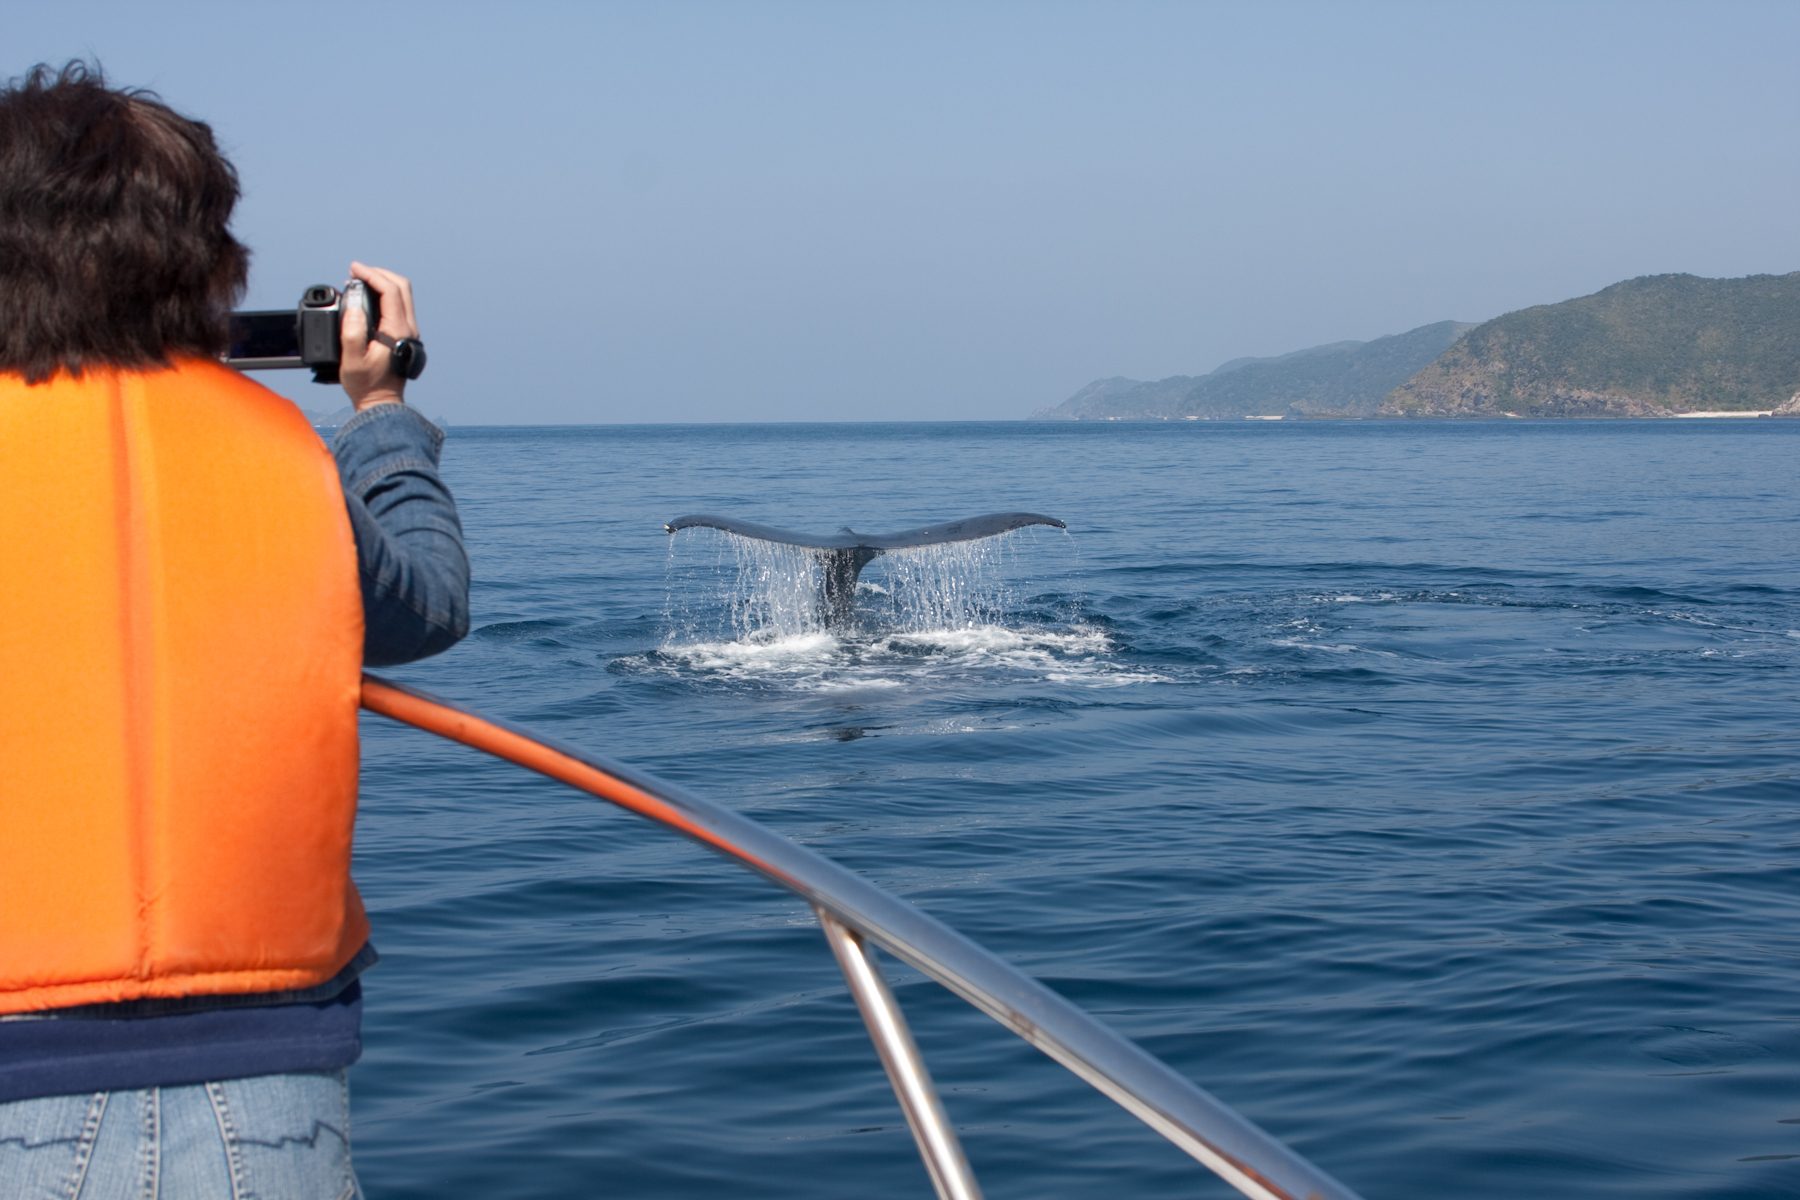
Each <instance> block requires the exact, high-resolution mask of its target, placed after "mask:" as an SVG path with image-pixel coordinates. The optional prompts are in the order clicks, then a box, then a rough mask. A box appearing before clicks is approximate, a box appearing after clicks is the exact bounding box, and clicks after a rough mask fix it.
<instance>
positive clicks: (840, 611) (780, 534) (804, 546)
mask: <svg viewBox="0 0 1800 1200" xmlns="http://www.w3.org/2000/svg"><path fill="white" fill-rule="evenodd" d="M1027 525H1049V526H1052V527H1053V528H1056V529H1067V528H1068V525H1067V524H1066V523H1065V522H1063V521H1059V520H1057V519H1056V518H1055V517H1046V516H1044V515H1043V514H1042V513H1029V512H1004V513H987V514H985V515H983V516H979V517H964V518H963V519H962V520H960V521H945V522H942V523H941V524H937V525H922V526H920V527H919V528H917V529H903V530H900V531H899V532H898V533H858V532H856V531H855V530H854V529H851V528H850V527H849V526H845V527H844V528H843V529H841V530H839V531H838V532H837V533H834V534H825V535H820V534H811V533H795V532H794V531H792V530H788V529H776V528H775V527H773V526H771V525H758V524H756V523H754V522H752V521H739V520H735V519H733V518H731V517H714V516H708V515H706V514H704V513H695V514H692V515H689V516H685V517H676V518H675V519H674V520H673V521H670V522H668V523H667V524H665V525H664V526H663V529H664V530H666V531H667V532H668V533H669V534H670V535H671V536H672V535H674V534H676V533H679V532H680V531H681V530H683V529H720V530H723V531H724V532H726V533H733V534H736V535H737V536H739V537H746V538H753V539H755V540H756V541H759V542H772V543H774V544H775V545H778V546H794V547H797V548H799V549H801V550H809V551H811V552H812V553H813V554H815V555H817V556H818V558H819V560H820V563H821V565H822V566H823V568H824V579H825V581H824V601H825V614H826V620H827V622H828V623H829V624H831V625H843V624H846V623H848V622H849V620H850V615H851V610H852V609H853V607H854V605H855V601H856V580H857V577H858V576H860V575H861V574H862V570H863V568H864V567H866V566H868V565H869V564H870V563H872V562H874V561H875V560H876V559H877V558H879V557H881V556H882V555H883V554H886V553H887V552H888V551H890V550H912V549H916V548H918V547H920V546H941V545H945V544H948V543H951V542H972V541H975V540H977V539H978V538H986V537H995V536H997V535H999V534H1002V533H1010V532H1012V531H1013V530H1015V529H1023V528H1024V527H1025V526H1027Z"/></svg>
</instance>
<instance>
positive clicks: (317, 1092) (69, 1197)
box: [0, 1071, 362, 1200]
mask: <svg viewBox="0 0 1800 1200" xmlns="http://www.w3.org/2000/svg"><path fill="white" fill-rule="evenodd" d="M0 1195H4V1196H5V1197H6V1198H7V1200H213V1198H215V1197H217V1198H218V1200H251V1198H252V1197H254V1200H361V1197H362V1189H361V1188H359V1187H358V1186H357V1183H356V1174H355V1172H354V1171H353V1170H352V1169H351V1166H350V1091H349V1088H348V1087H347V1086H346V1084H345V1080H344V1073H343V1072H342V1071H330V1072H316V1073H307V1074H294V1075H259V1076H256V1077H255V1078H251V1079H229V1080H226V1081H225V1082H223V1083H202V1084H195V1085H193V1086H189V1087H162V1088H144V1089H142V1090H139V1091H116V1092H97V1093H93V1094H90V1095H82V1096H48V1097H45V1098H43V1099H39V1100H16V1101H13V1102H12V1103H10V1104H0Z"/></svg>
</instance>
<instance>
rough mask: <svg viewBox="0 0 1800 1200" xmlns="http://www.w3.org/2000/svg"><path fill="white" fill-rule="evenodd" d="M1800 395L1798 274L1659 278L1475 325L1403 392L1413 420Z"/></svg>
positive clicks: (1751, 404)
mask: <svg viewBox="0 0 1800 1200" xmlns="http://www.w3.org/2000/svg"><path fill="white" fill-rule="evenodd" d="M1796 391H1800V272H1796V273H1794V274H1790V275H1752V276H1749V277H1747V278H1743V279H1702V278H1699V277H1698V276H1694V275H1652V276H1645V277H1643V278H1641V279H1632V280H1628V281H1626V282H1624V283H1618V284H1614V285H1613V286H1612V287H1609V288H1607V289H1605V290H1604V291H1600V292H1596V293H1595V294H1593V295H1591V296H1583V297H1581V298H1579V299H1576V300H1569V301H1565V302H1564V303H1561V304H1546V305H1540V306H1538V307H1536V308H1527V309H1521V310H1520V311H1518V312H1513V313H1507V314H1506V315H1505V316H1502V317H1497V318H1495V319H1494V320H1492V321H1489V322H1487V323H1486V324H1484V325H1479V326H1476V327H1475V328H1474V329H1472V330H1470V331H1469V332H1468V333H1466V334H1465V335H1464V336H1463V337H1462V338H1461V340H1459V341H1458V342H1457V343H1456V344H1455V345H1454V346H1452V347H1451V348H1450V349H1448V350H1447V351H1445V352H1444V354H1443V355H1442V356H1440V357H1439V358H1438V359H1437V361H1436V362H1434V363H1432V364H1431V365H1430V366H1428V367H1426V368H1425V369H1424V370H1422V371H1420V372H1419V373H1418V374H1417V375H1415V376H1413V377H1412V378H1411V379H1410V380H1408V381H1407V382H1406V383H1405V384H1404V385H1402V386H1400V387H1399V388H1397V389H1396V390H1395V391H1394V393H1393V394H1392V395H1391V396H1390V397H1389V398H1388V402H1387V404H1386V405H1384V406H1383V409H1382V411H1383V412H1384V413H1393V414H1405V415H1411V416H1497V415H1500V414H1503V413H1511V414H1516V415H1519V416H1536V417H1553V416H1569V417H1580V416H1658V415H1663V414H1667V413H1673V412H1693V411H1719V412H1730V411H1761V410H1768V409H1774V408H1777V407H1780V406H1781V405H1782V404H1783V403H1784V402H1786V401H1787V400H1788V399H1789V398H1790V397H1792V396H1793V395H1794V394H1795V392H1796Z"/></svg>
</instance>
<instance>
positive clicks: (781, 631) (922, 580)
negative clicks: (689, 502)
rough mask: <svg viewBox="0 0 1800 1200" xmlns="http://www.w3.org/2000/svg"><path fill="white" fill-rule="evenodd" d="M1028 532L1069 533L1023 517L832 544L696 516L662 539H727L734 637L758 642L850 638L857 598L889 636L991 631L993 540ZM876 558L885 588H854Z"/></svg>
mask: <svg viewBox="0 0 1800 1200" xmlns="http://www.w3.org/2000/svg"><path fill="white" fill-rule="evenodd" d="M1032 525H1048V526H1051V527H1054V528H1056V529H1065V530H1066V529H1067V528H1068V526H1067V525H1066V524H1065V523H1064V522H1062V521H1060V520H1058V519H1057V518H1055V517H1047V516H1044V515H1042V514H1040V513H1029V512H1006V513H988V514H986V515H984V516H979V517H965V518H963V519H962V520H958V521H945V522H943V523H941V524H937V525H926V526H921V527H919V528H917V529H906V530H901V531H899V532H897V533H884V534H867V533H858V532H857V531H855V530H853V529H851V528H849V527H848V526H846V527H845V528H843V529H841V530H839V531H838V532H837V533H834V534H810V533H796V532H793V531H791V530H786V529H777V528H774V527H773V526H768V525H758V524H755V523H753V522H749V521H739V520H735V519H733V518H729V517H714V516H707V515H704V514H695V515H690V516H684V517H677V518H676V519H675V520H673V521H670V522H669V523H668V524H666V525H664V526H663V528H664V529H665V530H666V531H667V532H668V533H669V534H670V535H671V536H672V535H674V534H675V533H678V532H680V531H681V530H684V529H715V530H719V531H721V532H723V533H725V534H727V535H728V537H727V538H726V541H727V542H728V544H729V545H730V547H731V549H732V551H733V553H734V554H735V556H736V567H737V575H738V585H739V586H738V588H737V591H736V593H735V596H734V604H733V611H732V622H733V627H734V632H736V634H737V635H738V636H739V637H740V638H752V639H764V640H766V639H768V638H770V637H774V638H784V637H799V636H804V635H806V634H809V633H816V632H830V633H833V634H837V633H844V632H848V631H851V630H852V629H853V627H854V626H855V624H856V623H857V621H858V597H859V595H860V596H863V597H871V598H879V600H880V602H881V603H880V604H878V605H877V607H882V608H885V609H886V610H887V611H886V613H885V614H883V615H885V616H886V617H887V618H888V620H887V621H884V622H883V624H884V625H887V626H888V627H889V628H890V629H893V630H897V631H902V632H904V631H916V630H923V629H934V628H963V627H968V626H970V625H974V624H980V623H987V622H992V621H993V620H995V619H996V618H997V617H998V615H999V611H1000V608H1001V605H1002V601H1003V599H1004V598H1003V597H1002V596H1001V595H999V594H998V590H999V589H998V588H997V587H996V586H995V585H994V582H993V579H994V576H995V575H996V572H994V571H993V570H992V569H991V568H993V567H994V566H995V565H996V564H997V560H998V551H997V549H996V547H997V545H998V543H997V542H995V540H994V539H996V538H997V537H998V536H999V535H1001V534H1005V533H1010V532H1011V531H1013V530H1016V529H1023V528H1025V527H1027V526H1032ZM878 558H882V559H886V560H887V561H886V563H885V564H884V565H885V566H886V575H887V585H886V586H880V585H872V584H869V583H866V582H863V581H862V579H861V576H862V573H863V570H864V568H866V567H868V566H869V564H870V563H872V562H874V561H875V560H876V559H878ZM864 607H865V608H867V607H868V604H867V602H866V601H865V603H864Z"/></svg>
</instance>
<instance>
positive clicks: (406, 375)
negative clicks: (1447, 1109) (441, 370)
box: [394, 338, 425, 379]
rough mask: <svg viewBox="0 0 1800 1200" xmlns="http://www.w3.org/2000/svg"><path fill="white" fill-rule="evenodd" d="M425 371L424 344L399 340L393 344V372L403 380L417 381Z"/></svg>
mask: <svg viewBox="0 0 1800 1200" xmlns="http://www.w3.org/2000/svg"><path fill="white" fill-rule="evenodd" d="M424 370H425V343H424V342H421V341H420V340H419V339H418V338H401V339H400V340H399V341H398V342H395V343H394V371H395V373H396V374H398V375H399V376H400V377H401V378H403V379H417V378H418V377H419V376H420V375H421V374H422V373H424Z"/></svg>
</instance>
